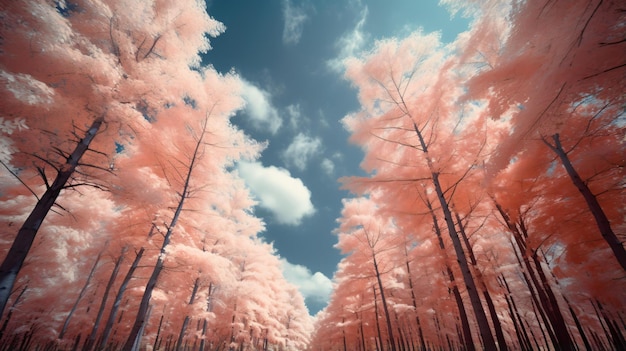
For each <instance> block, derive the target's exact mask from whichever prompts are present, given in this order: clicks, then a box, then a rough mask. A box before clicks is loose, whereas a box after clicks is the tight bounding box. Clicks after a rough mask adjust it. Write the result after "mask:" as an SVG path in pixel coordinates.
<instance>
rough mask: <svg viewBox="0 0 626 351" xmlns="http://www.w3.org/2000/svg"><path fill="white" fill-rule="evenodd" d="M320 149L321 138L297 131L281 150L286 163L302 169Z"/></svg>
mask: <svg viewBox="0 0 626 351" xmlns="http://www.w3.org/2000/svg"><path fill="white" fill-rule="evenodd" d="M321 150H322V140H321V139H320V138H311V137H310V136H307V135H304V134H303V133H298V135H296V136H295V137H294V138H293V141H292V142H291V144H289V146H288V147H287V149H286V150H285V151H284V152H283V158H284V159H285V162H286V163H287V165H289V166H291V167H296V168H297V169H299V170H301V171H303V170H304V169H306V165H307V163H308V162H309V159H311V157H313V156H316V155H318V154H319V153H320V152H321Z"/></svg>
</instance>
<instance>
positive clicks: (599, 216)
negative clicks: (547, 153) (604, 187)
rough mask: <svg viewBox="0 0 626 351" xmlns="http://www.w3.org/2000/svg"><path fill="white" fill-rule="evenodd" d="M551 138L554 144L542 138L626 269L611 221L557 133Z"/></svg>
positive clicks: (625, 252) (622, 246) (624, 251)
mask: <svg viewBox="0 0 626 351" xmlns="http://www.w3.org/2000/svg"><path fill="white" fill-rule="evenodd" d="M552 140H553V141H554V145H552V144H550V143H549V142H547V141H546V140H544V142H545V144H546V145H548V147H549V148H550V149H551V150H552V151H554V153H555V154H557V156H559V159H560V160H561V163H562V164H563V167H564V168H565V170H566V171H567V175H569V177H570V179H571V180H572V183H574V185H575V186H576V188H577V189H578V191H580V193H581V194H582V195H583V197H584V198H585V202H587V206H588V207H589V211H590V212H591V214H592V215H593V218H594V219H595V221H596V224H597V225H598V229H599V230H600V234H601V235H602V237H603V238H604V240H605V241H606V243H607V244H609V247H610V248H611V250H612V251H613V255H615V259H616V260H617V262H618V263H619V264H620V266H622V269H623V270H624V271H626V249H624V245H623V244H622V243H621V242H620V240H619V238H618V237H617V235H615V233H614V232H613V229H612V228H611V223H610V222H609V219H608V217H607V216H606V214H605V213H604V210H602V206H600V203H599V202H598V199H597V198H596V196H595V195H594V194H593V192H591V189H589V186H587V184H586V183H585V182H584V181H583V180H582V178H581V177H580V175H579V174H578V172H577V171H576V169H575V168H574V166H573V165H572V162H571V161H570V159H569V156H568V155H567V153H566V152H565V150H563V146H562V145H561V140H560V139H559V134H558V133H557V134H554V135H553V136H552Z"/></svg>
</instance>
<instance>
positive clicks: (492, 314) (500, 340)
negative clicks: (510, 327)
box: [455, 213, 508, 351]
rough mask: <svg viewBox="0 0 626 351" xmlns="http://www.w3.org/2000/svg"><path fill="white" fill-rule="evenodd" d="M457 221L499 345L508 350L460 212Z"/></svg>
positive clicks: (456, 215)
mask: <svg viewBox="0 0 626 351" xmlns="http://www.w3.org/2000/svg"><path fill="white" fill-rule="evenodd" d="M455 217H456V221H457V223H458V225H459V233H461V238H462V239H463V242H464V243H465V248H466V249H467V252H468V254H469V257H470V263H471V264H472V266H473V267H474V271H475V272H476V274H477V277H476V280H478V284H480V286H481V288H482V291H483V296H484V297H485V302H486V303H487V309H488V311H489V316H490V317H491V321H492V322H493V329H494V330H495V332H496V339H497V340H498V347H499V348H500V350H501V351H506V350H508V348H507V345H506V339H505V338H504V332H502V325H501V324H500V319H499V318H498V313H497V312H496V307H495V306H494V304H493V300H492V299H491V294H489V290H488V289H487V284H485V281H484V280H483V276H482V275H481V274H480V270H479V269H478V262H477V261H476V256H475V255H474V248H473V247H472V245H471V243H470V241H469V238H468V237H467V234H466V233H465V227H464V225H463V222H462V221H461V216H459V214H458V213H455Z"/></svg>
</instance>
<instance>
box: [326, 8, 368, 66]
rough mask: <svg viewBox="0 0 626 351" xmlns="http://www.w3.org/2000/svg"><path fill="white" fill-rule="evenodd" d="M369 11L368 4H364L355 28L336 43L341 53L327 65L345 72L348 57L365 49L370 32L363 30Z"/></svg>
mask: <svg viewBox="0 0 626 351" xmlns="http://www.w3.org/2000/svg"><path fill="white" fill-rule="evenodd" d="M368 12H369V10H368V8H367V6H363V8H362V9H361V13H360V14H359V16H360V17H359V20H358V21H357V23H356V25H355V26H354V29H352V30H351V31H349V32H347V33H345V34H344V35H342V36H341V37H340V38H339V39H338V40H337V42H336V43H335V46H336V47H338V48H339V54H338V55H337V57H335V58H333V59H331V60H329V61H328V62H327V65H328V66H329V67H330V68H331V69H332V70H333V71H335V72H343V69H344V60H345V59H347V58H348V57H352V56H355V55H356V54H357V53H358V52H359V51H361V50H362V49H363V46H364V45H365V42H366V41H367V38H368V34H367V33H366V32H364V31H363V26H364V25H365V21H366V20H367V14H368Z"/></svg>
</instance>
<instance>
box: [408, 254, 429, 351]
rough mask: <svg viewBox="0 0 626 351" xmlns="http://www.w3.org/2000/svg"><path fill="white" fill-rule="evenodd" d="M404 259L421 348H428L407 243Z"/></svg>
mask: <svg viewBox="0 0 626 351" xmlns="http://www.w3.org/2000/svg"><path fill="white" fill-rule="evenodd" d="M404 260H405V263H406V272H407V276H408V278H409V289H410V290H411V300H412V302H413V308H414V309H415V323H416V325H417V332H418V337H419V341H420V349H421V350H426V343H425V342H424V333H423V332H422V325H421V323H420V317H419V314H418V313H417V299H416V298H415V290H414V288H413V276H412V275H411V267H410V265H409V253H408V251H407V248H406V245H404Z"/></svg>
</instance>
